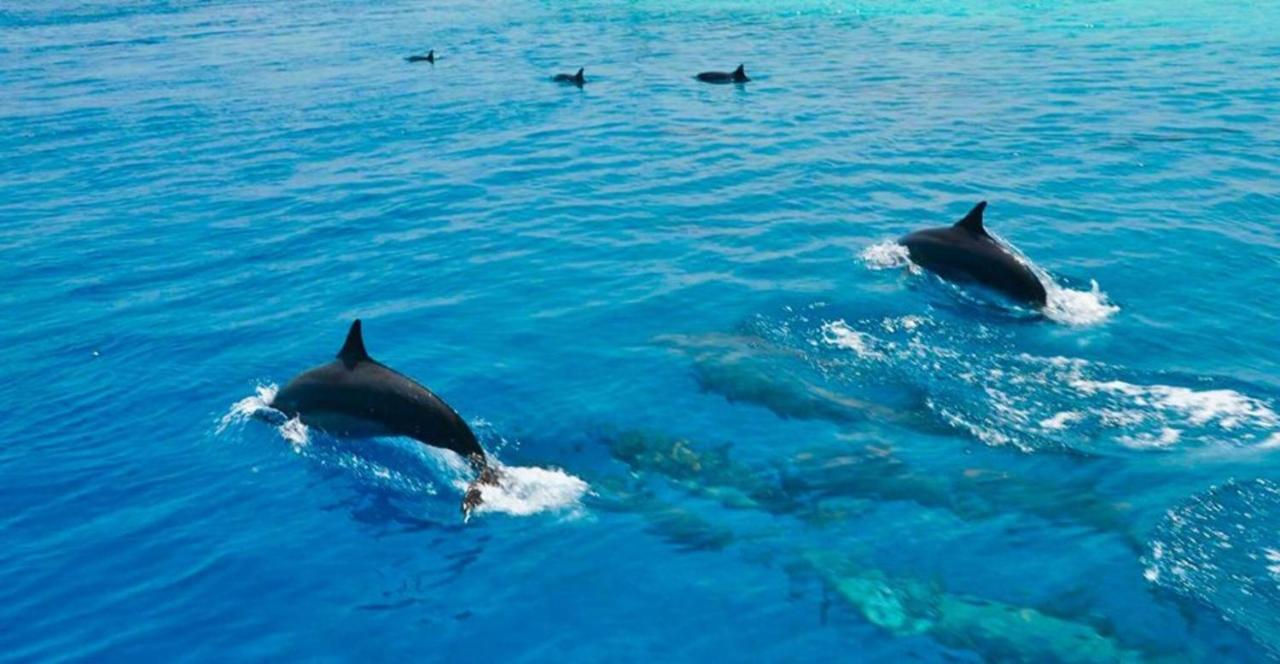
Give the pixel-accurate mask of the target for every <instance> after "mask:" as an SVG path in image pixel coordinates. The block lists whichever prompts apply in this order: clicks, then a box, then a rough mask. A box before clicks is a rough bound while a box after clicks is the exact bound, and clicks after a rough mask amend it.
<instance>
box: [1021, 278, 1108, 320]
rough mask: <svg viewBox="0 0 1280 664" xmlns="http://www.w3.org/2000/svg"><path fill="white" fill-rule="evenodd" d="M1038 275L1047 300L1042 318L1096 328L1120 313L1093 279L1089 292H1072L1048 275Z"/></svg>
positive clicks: (1090, 281)
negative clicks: (1095, 326)
mask: <svg viewBox="0 0 1280 664" xmlns="http://www.w3.org/2000/svg"><path fill="white" fill-rule="evenodd" d="M1037 272H1038V276H1040V281H1041V282H1043V283H1044V285H1045V294H1046V295H1047V296H1048V299H1047V300H1046V302H1045V305H1044V315H1045V317H1046V318H1048V319H1049V320H1051V321H1053V322H1055V323H1062V324H1063V325H1071V326H1074V327H1086V326H1089V325H1097V324H1099V323H1102V322H1104V321H1106V320H1107V319H1108V318H1111V317H1112V316H1114V315H1116V313H1118V312H1119V311H1120V307H1118V306H1116V305H1114V304H1112V303H1111V302H1110V300H1108V299H1107V294H1106V293H1104V292H1102V289H1101V288H1099V287H1098V282H1096V281H1094V280H1092V279H1090V280H1089V283H1090V288H1089V290H1087V291H1082V290H1072V289H1070V288H1064V287H1062V286H1060V285H1058V283H1057V282H1056V281H1054V280H1053V278H1052V277H1050V276H1049V275H1048V274H1047V273H1040V271H1039V270H1037Z"/></svg>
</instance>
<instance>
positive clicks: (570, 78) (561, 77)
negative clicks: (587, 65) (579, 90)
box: [551, 67, 587, 87]
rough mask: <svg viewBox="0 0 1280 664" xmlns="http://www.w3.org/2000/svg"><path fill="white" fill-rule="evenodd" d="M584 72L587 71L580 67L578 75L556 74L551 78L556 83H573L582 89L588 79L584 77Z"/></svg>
mask: <svg viewBox="0 0 1280 664" xmlns="http://www.w3.org/2000/svg"><path fill="white" fill-rule="evenodd" d="M583 71H585V69H584V68H583V67H579V68H578V73H576V74H556V75H555V76H552V77H551V80H553V81H555V82H556V83H572V84H574V85H576V86H578V87H582V84H583V83H586V82H587V77H585V76H583V75H582V72H583Z"/></svg>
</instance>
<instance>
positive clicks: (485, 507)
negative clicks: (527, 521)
mask: <svg viewBox="0 0 1280 664" xmlns="http://www.w3.org/2000/svg"><path fill="white" fill-rule="evenodd" d="M498 469H499V472H500V473H501V475H502V479H501V481H499V483H498V484H497V485H496V486H495V485H479V489H480V497H481V498H482V499H483V501H484V502H482V503H481V504H480V507H479V508H477V509H476V513H477V514H485V513H498V514H507V515H511V516H530V515H533V514H539V513H542V512H559V513H565V514H568V515H570V516H576V515H578V514H580V513H581V510H582V497H583V496H585V495H586V494H587V491H588V490H589V489H590V486H589V485H588V484H587V483H586V482H585V481H583V480H582V479H580V478H577V477H574V476H573V475H570V474H569V473H566V472H564V471H563V470H560V469H558V468H540V467H537V466H503V465H501V464H499V466H498ZM454 486H455V487H457V488H458V490H460V491H465V490H466V487H467V482H466V481H455V482H454Z"/></svg>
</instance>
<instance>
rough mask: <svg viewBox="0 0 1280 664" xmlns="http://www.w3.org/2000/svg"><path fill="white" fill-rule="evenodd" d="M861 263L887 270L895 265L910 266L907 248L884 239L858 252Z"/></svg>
mask: <svg viewBox="0 0 1280 664" xmlns="http://www.w3.org/2000/svg"><path fill="white" fill-rule="evenodd" d="M858 258H860V259H862V262H863V264H865V265H866V266H867V267H869V268H871V269H873V270H888V269H891V268H895V267H908V266H911V261H910V260H909V258H908V254H907V248H906V247H904V246H902V245H900V244H898V243H897V242H896V241H894V240H885V241H884V242H880V243H877V244H873V245H871V246H869V247H867V248H866V249H863V250H862V253H860V254H858Z"/></svg>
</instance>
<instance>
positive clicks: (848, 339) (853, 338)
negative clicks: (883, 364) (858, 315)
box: [822, 319, 885, 360]
mask: <svg viewBox="0 0 1280 664" xmlns="http://www.w3.org/2000/svg"><path fill="white" fill-rule="evenodd" d="M822 340H823V341H824V342H826V343H828V344H830V345H832V346H835V347H836V348H843V349H845V350H851V351H853V352H854V353H855V354H856V355H858V357H861V358H863V359H868V360H882V359H885V354H884V353H882V352H880V351H878V350H876V345H877V344H878V343H879V339H876V338H875V337H874V336H872V335H870V334H867V333H866V332H860V331H858V330H855V329H853V328H852V327H849V324H848V323H846V322H844V319H840V320H835V321H830V322H828V323H824V324H823V326H822Z"/></svg>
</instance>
